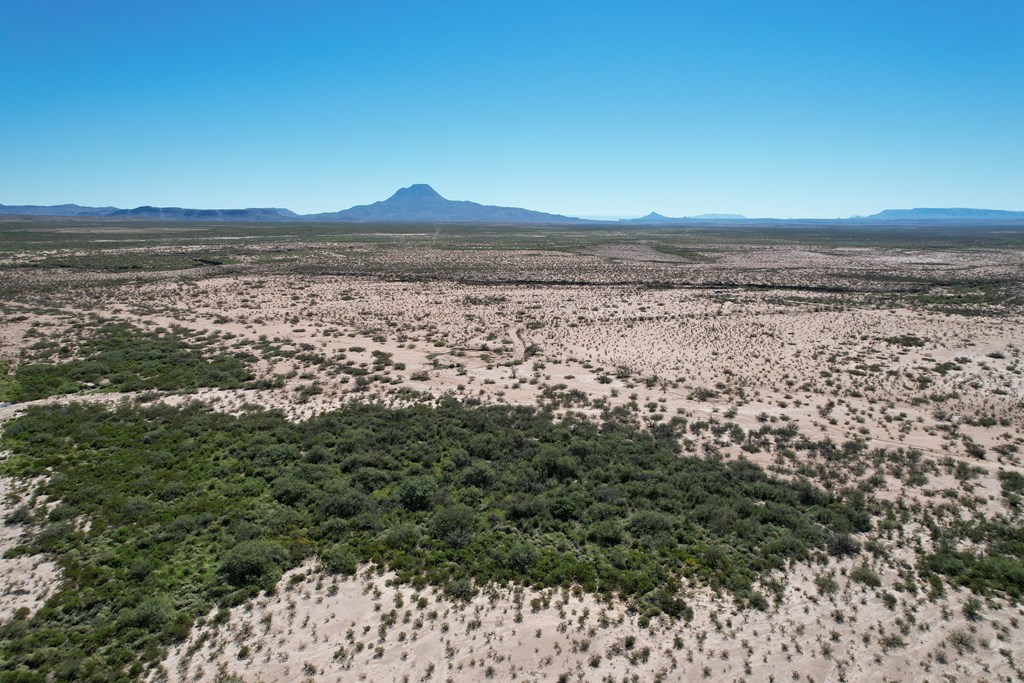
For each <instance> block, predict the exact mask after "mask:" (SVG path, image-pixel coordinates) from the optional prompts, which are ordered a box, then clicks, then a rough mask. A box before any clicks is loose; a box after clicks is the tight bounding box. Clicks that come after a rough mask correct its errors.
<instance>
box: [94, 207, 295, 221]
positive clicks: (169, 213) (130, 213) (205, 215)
mask: <svg viewBox="0 0 1024 683" xmlns="http://www.w3.org/2000/svg"><path fill="white" fill-rule="evenodd" d="M106 215H107V216H110V217H111V218H148V219H157V220H165V221H293V220H298V219H299V218H300V217H299V215H298V214H297V213H293V212H292V211H289V210H288V209H182V208H178V207H176V206H169V207H168V206H140V207H138V208H135V209H119V210H117V211H114V212H113V213H109V214H106Z"/></svg>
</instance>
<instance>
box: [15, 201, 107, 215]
mask: <svg viewBox="0 0 1024 683" xmlns="http://www.w3.org/2000/svg"><path fill="white" fill-rule="evenodd" d="M119 210H120V209H118V208H117V207H116V206H101V207H97V206H79V205H78V204H58V205H57V206H35V205H31V204H28V205H22V206H5V205H3V204H0V214H7V215H13V216H109V215H110V214H112V213H114V212H115V211H119Z"/></svg>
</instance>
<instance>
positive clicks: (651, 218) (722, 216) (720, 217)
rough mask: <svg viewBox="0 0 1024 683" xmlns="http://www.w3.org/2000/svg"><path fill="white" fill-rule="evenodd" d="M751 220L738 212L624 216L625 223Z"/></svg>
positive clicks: (652, 213) (654, 213)
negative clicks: (681, 215)
mask: <svg viewBox="0 0 1024 683" xmlns="http://www.w3.org/2000/svg"><path fill="white" fill-rule="evenodd" d="M747 220H751V219H749V218H747V217H746V216H741V215H740V214H738V213H702V214H700V215H698V216H683V217H681V218H672V217H671V216H662V215H661V214H660V213H656V212H654V211H652V212H651V213H649V214H647V215H646V216H643V217H641V218H623V219H622V222H625V223H645V224H652V223H694V222H700V221H747Z"/></svg>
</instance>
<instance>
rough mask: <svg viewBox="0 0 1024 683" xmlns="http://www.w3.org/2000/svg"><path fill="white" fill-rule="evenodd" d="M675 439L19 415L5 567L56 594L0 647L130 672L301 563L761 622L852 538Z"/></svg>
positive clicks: (457, 407) (506, 421)
mask: <svg viewBox="0 0 1024 683" xmlns="http://www.w3.org/2000/svg"><path fill="white" fill-rule="evenodd" d="M677 443H678V439H677V438H676V434H675V433H674V431H673V430H672V429H671V428H666V429H662V430H660V432H659V433H653V432H645V431H641V430H639V429H638V428H637V427H635V426H633V425H631V424H628V423H626V422H622V421H618V420H616V419H614V416H609V419H608V420H607V421H606V422H605V423H604V424H603V425H602V426H598V425H596V424H593V423H590V422H586V421H579V420H566V421H562V422H560V423H556V422H553V421H552V419H551V416H550V415H547V414H543V413H538V412H536V411H534V410H530V409H525V408H510V407H466V406H463V405H461V404H460V403H457V402H455V401H451V400H446V401H443V402H441V404H440V405H438V406H437V407H426V406H417V407H412V408H407V409H403V410H391V409H387V408H383V407H380V406H375V405H359V404H357V405H353V406H350V407H347V408H344V409H342V410H339V411H335V412H332V413H327V414H325V415H322V416H319V417H317V418H314V419H311V420H308V421H306V422H303V423H299V424H293V423H289V422H288V421H286V420H285V419H284V418H283V417H282V416H281V415H279V414H275V413H272V412H269V413H268V412H263V411H254V412H248V413H244V414H242V415H239V416H230V415H225V414H222V413H217V412H213V411H211V410H209V409H208V408H207V407H205V406H203V405H201V404H198V403H195V404H191V405H188V406H186V407H184V408H171V407H166V406H152V407H148V408H143V407H139V406H122V407H120V408H118V409H115V410H108V409H106V408H103V407H99V406H95V405H84V404H70V405H66V406H61V407H41V408H35V409H32V410H30V411H29V412H27V413H26V414H25V415H24V416H23V417H21V418H19V419H17V420H15V421H14V422H12V423H10V424H9V425H8V426H7V427H6V429H5V435H4V446H5V447H7V448H10V449H12V451H14V452H15V453H17V455H15V456H13V457H12V458H10V459H9V460H7V461H6V462H5V464H4V473H5V474H8V475H14V476H18V477H38V476H43V475H45V474H47V473H52V474H51V476H50V479H49V480H48V482H47V483H45V484H44V485H42V486H41V487H40V489H39V492H38V493H39V494H40V495H45V496H46V497H47V498H48V499H51V500H55V501H56V500H59V501H60V503H59V504H57V505H56V506H55V507H53V508H52V509H49V510H45V509H39V510H37V511H35V512H33V513H32V514H33V515H38V516H39V518H38V519H33V520H32V521H34V522H36V523H37V524H38V525H39V526H40V530H39V532H38V533H37V534H36V535H35V536H34V537H33V539H32V540H31V541H30V542H29V543H28V544H27V545H26V546H24V547H23V548H22V549H21V550H20V552H43V553H48V554H50V555H52V556H53V557H55V558H57V560H58V563H59V564H60V566H61V568H62V570H63V572H64V576H65V585H64V586H63V587H62V589H61V590H60V591H59V592H58V593H57V595H56V596H55V597H54V598H53V599H52V600H51V601H50V602H49V603H48V604H47V605H46V606H45V607H44V608H43V609H41V610H40V611H39V612H37V613H36V614H35V615H33V616H32V617H31V618H28V619H22V620H15V621H13V622H10V623H9V624H7V625H6V626H5V627H4V629H3V630H2V632H0V633H2V635H3V643H2V646H0V647H2V650H0V652H3V653H4V654H5V655H6V657H5V659H6V660H7V662H8V664H7V666H8V668H10V667H11V666H24V667H26V668H27V669H29V670H33V671H36V672H39V673H40V674H43V673H45V674H52V675H55V676H56V677H57V678H58V679H68V680H81V679H92V680H113V679H115V678H117V677H119V676H123V675H125V674H132V675H135V674H138V673H140V672H141V671H142V668H141V667H142V665H143V664H144V663H149V662H151V661H152V660H153V659H155V658H156V657H157V656H158V655H159V653H160V646H164V645H168V644H170V643H171V642H173V641H174V640H175V639H179V638H182V637H183V636H184V635H185V634H186V633H187V632H188V630H189V628H190V627H191V625H192V623H193V620H194V619H196V618H197V617H199V616H201V615H203V614H205V613H206V612H207V611H208V610H209V609H210V606H211V605H212V604H214V603H220V604H223V605H233V604H237V603H239V602H241V601H242V600H244V599H246V598H248V597H250V596H253V595H254V594H255V593H256V592H257V591H259V590H261V589H263V590H273V588H274V585H275V583H276V582H277V580H278V579H279V578H280V576H281V573H282V572H283V571H285V570H287V569H290V568H292V567H294V566H296V565H298V564H299V563H300V562H302V561H303V560H304V559H305V558H306V557H307V556H309V555H311V554H317V555H318V556H320V557H321V558H322V562H323V564H324V566H325V568H326V570H327V571H329V572H334V573H339V572H340V573H351V572H352V571H353V570H354V568H355V566H356V564H357V563H366V562H373V563H376V564H378V565H380V566H382V567H388V568H390V569H392V570H394V571H396V572H397V573H398V575H399V577H401V578H402V579H403V580H405V581H408V582H412V583H413V585H426V584H427V583H430V584H434V585H438V586H441V587H443V588H444V589H445V590H446V591H447V592H448V593H449V594H450V595H452V596H453V597H455V598H461V599H468V598H469V597H472V595H473V593H474V592H475V590H476V588H475V586H477V585H480V584H486V583H489V582H498V583H506V582H510V581H512V582H521V583H525V584H529V585H533V586H536V587H556V586H572V585H578V586H581V587H582V588H583V589H584V590H586V591H589V592H596V593H603V594H606V596H608V597H609V598H610V597H611V596H613V595H617V596H621V597H622V598H624V599H626V600H628V601H629V602H630V603H632V604H634V605H635V607H636V609H638V610H640V611H641V612H643V613H646V614H650V615H657V614H662V613H665V614H668V615H670V616H672V617H680V618H687V617H689V616H691V614H692V613H691V611H690V608H689V606H688V605H687V604H686V602H685V600H684V599H683V597H682V592H681V584H680V581H681V580H683V579H685V578H687V577H693V578H696V579H698V580H700V581H702V582H707V583H709V584H711V585H712V586H714V587H716V588H720V589H722V590H727V591H730V592H731V593H732V594H733V595H734V596H735V598H736V599H738V600H739V601H740V602H747V603H750V604H752V605H754V606H760V607H764V606H765V597H764V596H763V595H761V594H760V593H758V592H756V591H754V589H753V582H754V581H755V580H756V579H757V577H758V576H759V575H761V574H762V573H763V572H765V571H766V570H770V569H779V568H782V567H784V566H785V565H786V563H787V562H789V561H792V560H806V559H808V558H809V557H810V556H811V555H812V554H815V553H824V552H827V550H826V549H827V548H829V547H831V548H832V549H833V551H835V552H856V548H855V547H852V546H849V545H843V544H842V541H840V540H838V539H840V538H841V537H843V536H846V535H849V534H851V533H854V532H858V531H864V530H866V529H868V528H870V515H869V514H868V512H867V510H866V509H865V508H864V505H863V500H862V499H860V498H858V497H850V496H841V495H832V494H828V493H826V492H824V491H822V490H820V489H817V488H815V487H813V486H811V485H809V484H807V483H806V482H803V483H793V482H783V481H779V480H775V479H772V478H770V477H768V476H766V475H765V473H764V472H763V470H761V469H760V468H759V467H757V466H755V465H752V464H750V463H747V462H743V461H734V462H729V463H726V462H722V461H720V460H716V459H698V458H692V457H690V458H681V457H679V454H678V451H679V448H678V445H677ZM84 520H88V521H89V523H88V527H87V528H85V527H83V521H84ZM847 543H850V541H847ZM854 545H855V544H854ZM837 549H839V550H837Z"/></svg>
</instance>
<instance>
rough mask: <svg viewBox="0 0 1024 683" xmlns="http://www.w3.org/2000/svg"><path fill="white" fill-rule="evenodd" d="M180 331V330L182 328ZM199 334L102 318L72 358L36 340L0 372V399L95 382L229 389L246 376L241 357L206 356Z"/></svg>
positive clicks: (117, 386) (132, 387)
mask: <svg viewBox="0 0 1024 683" xmlns="http://www.w3.org/2000/svg"><path fill="white" fill-rule="evenodd" d="M182 332H184V330H182ZM204 341H205V340H203V339H193V340H191V341H190V340H188V339H186V338H185V337H184V336H183V335H182V334H181V333H179V332H176V331H164V332H163V333H159V334H147V333H143V332H142V331H140V330H138V329H137V328H135V327H133V326H131V325H128V324H126V323H107V324H105V325H102V326H100V327H99V328H97V329H96V330H94V331H92V332H91V333H90V335H89V337H88V338H87V339H86V340H84V341H83V343H82V348H81V349H80V350H79V353H78V354H77V357H76V358H74V359H64V358H62V356H64V355H67V354H68V353H70V349H65V350H63V352H62V349H61V348H60V346H59V345H58V344H57V343H55V342H52V341H48V340H40V341H39V342H37V343H36V344H35V345H34V346H33V347H32V352H33V355H34V356H35V358H34V362H30V363H24V364H22V365H20V366H19V367H18V369H17V371H16V372H15V373H14V375H13V376H10V377H0V400H7V401H11V402H20V401H32V400H36V399H40V398H46V397H47V396H56V395H60V394H72V393H75V392H77V391H81V390H82V389H87V388H93V387H100V388H103V389H106V390H109V391H143V390H146V389H160V390H165V391H181V390H190V389H195V388H197V387H220V388H224V389H233V388H236V387H238V386H240V385H241V384H242V383H243V382H246V381H248V380H251V379H252V375H251V374H250V373H249V371H248V369H247V368H246V366H245V363H244V362H243V359H242V358H239V357H237V356H233V355H228V354H216V355H214V356H213V357H212V358H210V359H207V358H205V357H204V355H203V353H202V348H203V346H204V345H205V344H204V343H203V342H204Z"/></svg>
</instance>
